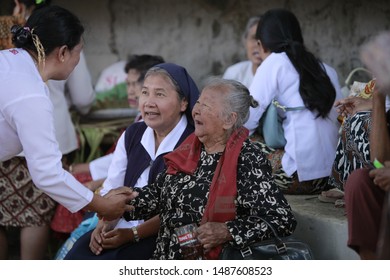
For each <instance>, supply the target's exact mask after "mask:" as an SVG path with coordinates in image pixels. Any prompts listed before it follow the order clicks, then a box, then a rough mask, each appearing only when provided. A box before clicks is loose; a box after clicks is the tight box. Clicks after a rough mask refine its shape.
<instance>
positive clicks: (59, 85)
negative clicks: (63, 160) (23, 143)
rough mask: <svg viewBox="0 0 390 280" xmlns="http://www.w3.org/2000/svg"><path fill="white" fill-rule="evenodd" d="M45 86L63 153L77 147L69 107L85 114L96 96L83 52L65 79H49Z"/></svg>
mask: <svg viewBox="0 0 390 280" xmlns="http://www.w3.org/2000/svg"><path fill="white" fill-rule="evenodd" d="M47 86H48V87H49V91H50V99H51V101H52V102H53V106H54V127H55V129H56V138H57V141H58V144H59V146H60V150H61V152H62V154H64V155H65V154H68V153H70V152H72V151H74V150H76V149H78V148H79V144H78V140H77V136H76V129H75V127H74V124H73V122H72V118H71V115H70V113H69V107H74V109H76V110H77V112H78V113H80V114H82V115H84V114H87V113H88V112H89V110H90V108H91V107H92V105H93V103H94V101H95V97H96V95H95V91H94V89H93V86H92V80H91V75H90V73H89V70H88V67H87V62H86V60H85V56H84V53H83V52H81V54H80V61H79V63H78V64H77V66H76V67H75V69H74V70H73V71H72V73H71V74H70V75H69V78H68V79H67V80H63V81H55V80H49V81H47Z"/></svg>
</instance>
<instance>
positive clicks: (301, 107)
mask: <svg viewBox="0 0 390 280" xmlns="http://www.w3.org/2000/svg"><path fill="white" fill-rule="evenodd" d="M272 104H274V106H275V107H276V108H279V109H282V110H283V111H285V112H287V111H300V110H304V109H306V107H305V106H299V107H286V106H283V105H280V103H279V101H277V100H275V99H274V100H272Z"/></svg>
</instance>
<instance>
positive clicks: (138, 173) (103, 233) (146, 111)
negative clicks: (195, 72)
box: [65, 63, 199, 259]
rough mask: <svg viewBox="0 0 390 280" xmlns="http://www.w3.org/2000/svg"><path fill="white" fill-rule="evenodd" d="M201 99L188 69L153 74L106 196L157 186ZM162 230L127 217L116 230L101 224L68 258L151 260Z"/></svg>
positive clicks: (153, 222) (166, 67)
mask: <svg viewBox="0 0 390 280" xmlns="http://www.w3.org/2000/svg"><path fill="white" fill-rule="evenodd" d="M198 97H199V90H198V88H197V86H196V84H195V82H194V81H193V79H192V78H191V76H190V75H189V74H188V73H187V71H186V69H185V68H183V67H181V66H179V65H176V64H172V63H162V64H158V65H156V66H155V67H152V68H151V69H149V71H148V72H147V73H146V75H145V80H144V84H143V87H142V91H141V96H140V98H139V110H140V111H141V115H142V119H143V122H138V123H135V124H132V125H131V126H129V127H128V128H127V129H126V131H125V132H124V133H123V134H122V136H121V137H120V139H119V140H118V144H117V146H116V149H115V152H114V158H113V161H112V163H111V166H110V168H109V171H108V177H107V179H106V181H105V182H104V184H103V190H102V191H101V193H102V194H105V193H107V192H108V191H110V190H111V189H114V188H117V187H120V186H123V185H125V186H131V187H136V188H141V187H143V186H145V185H147V184H150V183H151V182H153V181H154V180H155V178H156V176H157V174H158V173H160V172H161V171H163V170H164V169H165V164H164V161H163V156H164V155H165V154H167V153H168V152H170V151H172V150H173V149H175V148H176V147H177V146H178V145H179V144H180V143H181V142H182V141H183V140H184V139H185V138H186V137H187V136H188V135H190V134H191V133H192V132H193V130H194V123H193V119H192V116H191V111H192V108H193V106H194V105H195V102H196V101H197V100H198ZM126 216H127V215H126V214H125V217H126ZM159 226H160V220H159V217H158V216H156V217H154V218H152V219H150V220H148V221H146V222H144V221H139V220H137V221H129V222H126V220H124V219H123V218H122V219H120V220H119V221H116V222H115V224H114V225H113V223H112V222H110V223H109V224H108V223H106V222H104V221H99V222H98V225H97V227H96V228H95V229H94V230H93V231H90V232H87V233H86V234H85V235H83V236H82V237H81V238H80V239H79V240H78V241H77V242H76V243H75V244H74V246H73V248H72V249H71V250H70V251H69V253H68V254H67V256H66V257H65V259H149V258H150V257H151V256H152V253H153V251H154V248H155V238H156V234H157V232H158V229H159Z"/></svg>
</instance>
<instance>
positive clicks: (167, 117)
mask: <svg viewBox="0 0 390 280" xmlns="http://www.w3.org/2000/svg"><path fill="white" fill-rule="evenodd" d="M187 106H188V102H187V101H186V100H184V99H183V100H181V99H180V98H179V94H178V92H177V91H176V89H175V87H174V85H173V83H172V82H171V81H170V79H169V78H168V77H167V76H165V75H164V74H161V73H155V74H152V75H150V76H148V77H146V79H145V81H144V84H143V86H142V90H141V96H140V98H139V109H140V111H141V114H142V119H143V120H144V121H145V123H146V124H147V125H148V126H149V127H151V128H152V129H154V130H155V131H156V132H157V133H159V134H165V135H167V134H168V133H169V132H170V131H171V130H172V129H173V128H174V127H175V126H176V124H177V123H178V122H179V120H180V118H181V115H182V113H183V112H184V111H185V110H186V108H187Z"/></svg>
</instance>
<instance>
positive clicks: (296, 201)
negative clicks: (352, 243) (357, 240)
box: [286, 195, 359, 260]
mask: <svg viewBox="0 0 390 280" xmlns="http://www.w3.org/2000/svg"><path fill="white" fill-rule="evenodd" d="M286 199H287V200H288V202H289V203H290V205H291V208H292V209H293V212H294V215H295V217H296V219H297V221H298V225H297V228H296V230H295V232H294V236H296V237H297V238H299V239H301V240H302V241H305V242H306V243H308V244H309V245H310V247H311V249H312V251H313V255H314V258H315V259H317V260H356V259H359V256H358V255H357V254H356V253H355V252H354V251H353V250H351V249H350V248H349V247H347V239H348V228H347V226H348V224H347V218H346V216H345V208H336V207H335V206H334V204H333V203H323V202H321V201H319V200H318V199H317V196H306V195H286Z"/></svg>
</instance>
